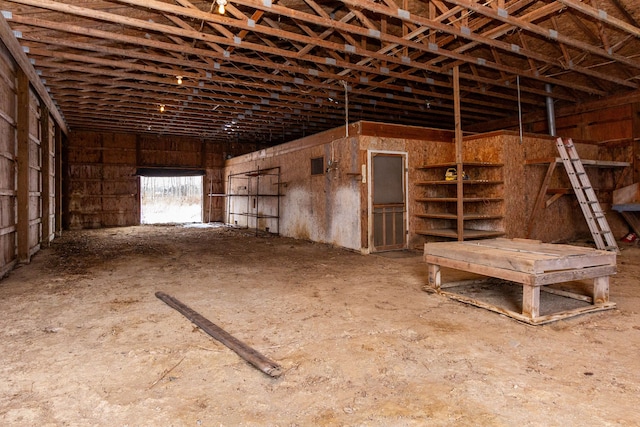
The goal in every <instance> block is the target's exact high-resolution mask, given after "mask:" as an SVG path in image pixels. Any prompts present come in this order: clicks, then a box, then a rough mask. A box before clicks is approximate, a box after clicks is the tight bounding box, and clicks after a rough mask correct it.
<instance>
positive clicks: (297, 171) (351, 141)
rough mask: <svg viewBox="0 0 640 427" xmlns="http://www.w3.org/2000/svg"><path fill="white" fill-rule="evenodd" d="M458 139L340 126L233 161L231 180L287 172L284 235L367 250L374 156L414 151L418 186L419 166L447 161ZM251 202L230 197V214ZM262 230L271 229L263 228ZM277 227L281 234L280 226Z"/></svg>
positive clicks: (422, 131) (406, 129)
mask: <svg viewBox="0 0 640 427" xmlns="http://www.w3.org/2000/svg"><path fill="white" fill-rule="evenodd" d="M452 137H453V133H452V132H449V131H442V130H436V129H426V128H416V127H410V126H398V125H388V124H380V123H371V122H357V123H354V124H351V125H350V126H349V136H348V137H347V136H346V132H345V128H344V127H340V128H336V129H333V130H331V131H327V132H323V133H320V134H317V135H314V136H310V137H307V138H303V139H300V140H297V141H294V142H291V143H287V144H282V145H279V146H276V147H272V148H270V149H266V150H260V151H257V152H254V153H250V154H247V155H245V156H241V157H238V158H234V159H231V160H228V161H227V162H226V168H225V179H227V181H228V178H229V175H234V174H241V173H244V172H251V171H256V170H265V169H267V168H272V167H280V170H281V185H280V189H281V197H280V198H279V202H280V214H279V216H280V218H279V221H280V234H282V235H285V236H288V237H294V238H300V239H307V240H312V241H318V242H323V243H330V244H333V245H336V246H342V247H346V248H350V249H354V250H360V251H363V252H367V251H368V215H367V213H368V184H367V182H366V178H367V170H368V168H369V165H368V157H367V153H368V151H393V152H404V153H407V154H408V156H407V157H408V162H409V181H411V180H412V176H413V172H412V171H413V170H415V165H417V164H421V163H424V162H425V161H428V159H437V158H439V157H440V156H441V154H442V153H443V152H444V151H447V150H446V149H443V148H442V146H452V144H451V139H452ZM318 157H322V158H323V160H324V171H323V173H322V174H320V175H313V176H312V175H311V171H310V168H311V159H312V158H318ZM329 161H331V163H329ZM363 172H364V175H365V177H364V179H363ZM231 182H232V186H231V188H229V190H230V192H231V193H235V194H237V193H240V191H239V189H238V188H237V187H235V186H234V185H233V183H234V182H237V183H238V185H239V186H242V181H238V180H236V179H233V178H232V180H231ZM408 191H409V193H410V194H409V199H410V200H409V203H411V197H414V195H412V194H413V193H412V191H413V190H412V189H411V186H410V185H409V186H408ZM244 200H246V199H245V198H243V197H242V196H237V195H234V196H230V197H229V203H230V205H229V206H228V208H229V212H240V211H243V209H244V210H245V211H246V206H247V205H246V202H245V201H244ZM270 202H271V203H276V200H271V201H270ZM240 203H244V204H243V205H242V206H240ZM262 203H263V206H264V207H265V211H263V212H260V213H265V212H266V210H267V205H265V203H269V200H268V199H266V200H264V201H263V202H262ZM271 211H272V209H270V210H269V212H271ZM243 213H244V211H243ZM247 219H248V221H249V222H248V223H247V222H246V221H247ZM227 221H229V222H230V223H232V224H233V223H235V222H236V221H237V223H238V225H248V226H249V227H251V228H255V227H256V222H255V219H252V218H246V215H236V216H234V215H231V216H230V217H228V218H227ZM409 221H410V222H411V221H412V219H411V218H410V217H409ZM258 228H259V229H263V228H264V227H260V226H259V224H258ZM409 228H410V230H411V225H410V226H409ZM270 229H271V230H274V228H273V226H271V227H270ZM411 239H413V236H411V234H410V236H409V240H411Z"/></svg>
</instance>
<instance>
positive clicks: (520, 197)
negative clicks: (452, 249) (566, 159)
mask: <svg viewBox="0 0 640 427" xmlns="http://www.w3.org/2000/svg"><path fill="white" fill-rule="evenodd" d="M576 150H577V151H578V154H579V155H580V157H581V159H590V160H615V161H629V160H630V155H631V151H630V147H628V146H627V148H626V149H620V147H616V146H614V147H611V146H607V145H606V144H593V143H578V142H576ZM557 156H558V151H557V148H556V146H555V139H554V138H551V137H548V136H544V135H528V134H525V136H524V138H523V140H522V143H521V142H520V137H519V136H518V135H517V134H516V133H513V132H496V133H490V134H486V135H480V136H476V137H467V138H465V141H464V159H465V160H466V161H470V160H473V159H477V160H479V161H489V162H496V163H504V169H503V176H504V181H505V183H504V230H505V235H506V236H507V237H510V238H516V237H517V238H527V237H529V238H533V239H539V240H542V241H545V242H560V241H567V240H571V239H575V238H579V237H587V238H588V236H589V229H588V227H587V224H586V221H585V219H584V217H583V215H582V211H581V209H580V207H579V204H578V201H577V199H576V197H575V196H574V195H573V194H571V193H570V194H567V195H564V196H562V197H560V198H559V199H558V200H557V201H555V202H554V203H552V204H551V205H550V206H549V207H546V208H543V209H542V210H540V211H539V212H537V214H536V215H535V218H534V219H533V227H532V230H531V235H530V236H527V231H528V224H529V221H530V220H531V215H532V212H533V208H534V205H535V201H536V197H537V195H538V192H539V190H540V187H541V185H542V182H543V180H544V177H545V175H546V173H547V169H548V164H547V163H544V164H528V162H531V161H535V160H538V159H549V158H555V157H557ZM585 169H586V170H587V173H588V175H589V178H590V180H591V183H592V185H593V187H594V189H596V193H597V195H598V199H599V200H600V202H601V204H602V207H603V209H604V210H605V211H606V212H607V219H608V220H609V223H610V225H611V228H612V231H613V232H614V233H615V234H616V236H617V237H620V236H621V235H624V233H625V230H626V228H625V225H624V224H623V223H622V221H621V219H620V218H619V215H618V214H617V213H616V212H613V211H611V210H610V203H611V193H612V191H613V188H614V185H615V183H616V182H618V181H619V179H620V178H621V177H622V178H623V181H622V183H624V182H628V180H630V179H631V177H630V176H628V177H627V178H626V181H625V179H624V176H622V174H623V173H624V171H623V170H622V169H619V168H590V167H587V168H585ZM570 187H571V184H570V182H569V179H568V177H567V174H566V172H565V170H564V167H563V166H562V165H561V164H560V165H558V167H557V168H556V170H555V172H554V174H553V175H552V180H551V183H550V185H549V188H552V189H560V188H570ZM548 197H549V196H547V198H548Z"/></svg>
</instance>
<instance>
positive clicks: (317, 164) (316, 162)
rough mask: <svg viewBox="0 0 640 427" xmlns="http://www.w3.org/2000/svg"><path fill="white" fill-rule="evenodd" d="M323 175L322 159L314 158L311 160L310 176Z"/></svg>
mask: <svg viewBox="0 0 640 427" xmlns="http://www.w3.org/2000/svg"><path fill="white" fill-rule="evenodd" d="M322 174H324V157H314V158H313V159H311V175H322Z"/></svg>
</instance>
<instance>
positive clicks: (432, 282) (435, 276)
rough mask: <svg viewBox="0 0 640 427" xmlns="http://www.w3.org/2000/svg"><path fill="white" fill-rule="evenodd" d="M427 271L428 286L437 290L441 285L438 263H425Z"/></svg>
mask: <svg viewBox="0 0 640 427" xmlns="http://www.w3.org/2000/svg"><path fill="white" fill-rule="evenodd" d="M427 272H428V274H429V279H428V280H429V286H431V287H432V288H433V289H436V290H439V289H440V287H441V286H442V277H441V275H440V266H439V265H438V264H427Z"/></svg>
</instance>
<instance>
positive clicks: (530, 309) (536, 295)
mask: <svg viewBox="0 0 640 427" xmlns="http://www.w3.org/2000/svg"><path fill="white" fill-rule="evenodd" d="M522 314H523V315H524V316H526V317H528V318H530V319H535V318H536V317H538V316H539V315H540V286H531V285H524V284H523V285H522Z"/></svg>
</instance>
